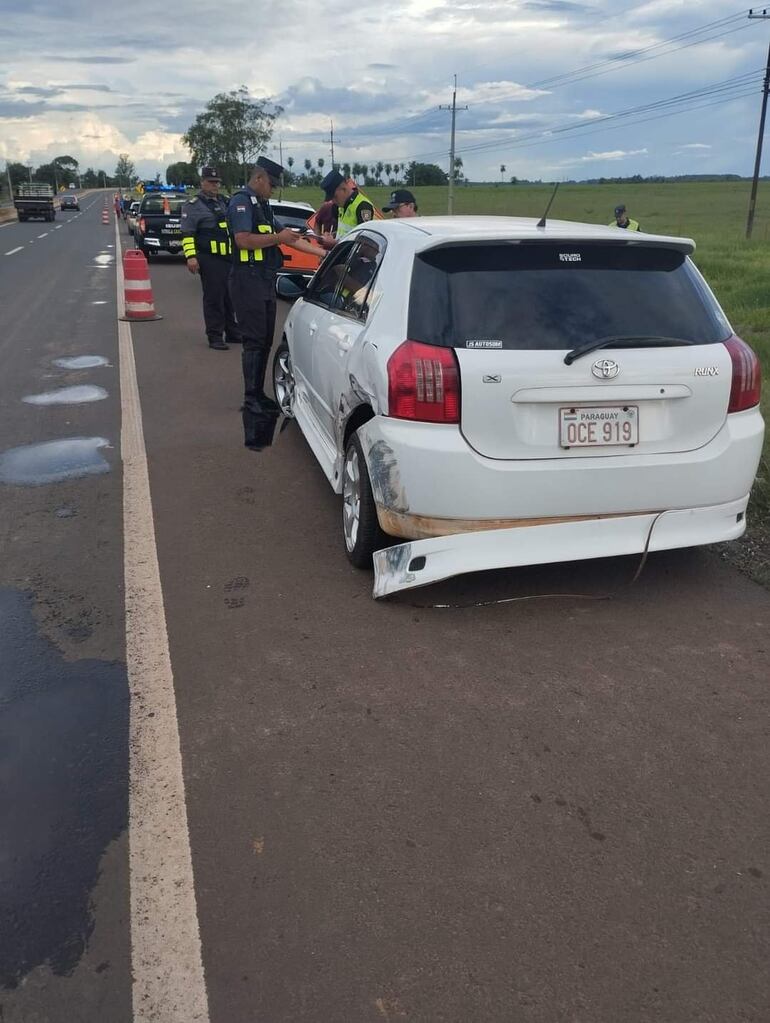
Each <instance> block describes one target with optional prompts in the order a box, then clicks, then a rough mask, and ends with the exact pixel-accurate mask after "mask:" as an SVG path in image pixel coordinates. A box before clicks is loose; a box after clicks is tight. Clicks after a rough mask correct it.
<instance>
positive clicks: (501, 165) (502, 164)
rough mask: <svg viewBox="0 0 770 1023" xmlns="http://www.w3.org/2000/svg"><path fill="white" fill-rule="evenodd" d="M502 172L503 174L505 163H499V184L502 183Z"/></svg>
mask: <svg viewBox="0 0 770 1023" xmlns="http://www.w3.org/2000/svg"><path fill="white" fill-rule="evenodd" d="M503 174H505V164H504V163H501V164H500V184H501V185H502V183H503Z"/></svg>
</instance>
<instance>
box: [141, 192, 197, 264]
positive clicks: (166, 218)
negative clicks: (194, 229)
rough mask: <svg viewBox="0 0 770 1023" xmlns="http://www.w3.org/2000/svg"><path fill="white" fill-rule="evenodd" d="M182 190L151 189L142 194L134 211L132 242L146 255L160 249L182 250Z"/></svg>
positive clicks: (183, 201)
mask: <svg viewBox="0 0 770 1023" xmlns="http://www.w3.org/2000/svg"><path fill="white" fill-rule="evenodd" d="M188 199H189V196H188V195H186V194H185V193H184V192H150V193H149V194H147V195H145V196H143V198H142V204H141V206H140V207H139V212H138V213H137V214H136V225H135V227H134V242H135V243H136V247H137V249H141V250H142V252H143V253H144V254H145V256H147V257H148V258H149V257H150V256H154V255H156V254H157V253H159V252H181V251H182V226H181V220H180V216H181V212H182V206H183V205H184V203H186V202H187V200H188Z"/></svg>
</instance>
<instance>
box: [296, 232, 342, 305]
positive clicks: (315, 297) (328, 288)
mask: <svg viewBox="0 0 770 1023" xmlns="http://www.w3.org/2000/svg"><path fill="white" fill-rule="evenodd" d="M352 248H353V242H341V243H340V244H339V245H335V246H334V248H333V249H332V251H331V252H330V253H329V255H328V256H327V257H326V259H325V260H324V261H323V263H321V265H320V266H319V267H318V269H317V270H316V272H315V276H314V277H313V280H312V282H311V284H310V287H309V288H308V289H307V291H306V292H305V301H306V302H314V303H315V304H316V305H322V306H327V307H328V308H330V307H331V306H332V305H333V304H334V299H335V296H336V294H337V287H338V285H339V283H340V279H341V277H342V276H343V272H344V269H345V262H346V261H347V258H348V256H349V255H350V252H351V249H352Z"/></svg>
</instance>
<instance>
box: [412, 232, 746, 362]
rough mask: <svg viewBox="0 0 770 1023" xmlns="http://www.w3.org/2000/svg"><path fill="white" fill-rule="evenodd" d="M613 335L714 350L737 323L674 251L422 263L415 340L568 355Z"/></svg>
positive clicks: (447, 256)
mask: <svg viewBox="0 0 770 1023" xmlns="http://www.w3.org/2000/svg"><path fill="white" fill-rule="evenodd" d="M609 335H619V336H627V335H635V336H638V335H645V336H647V335H650V336H665V337H678V338H683V339H685V340H687V341H691V342H693V343H695V344H708V343H710V342H715V341H724V340H725V339H726V338H727V337H729V335H730V327H729V324H728V323H727V321H726V320H725V318H724V315H723V314H722V312H721V310H720V309H719V306H718V305H717V304H716V302H715V301H714V299H713V298H712V296H711V294H710V293H709V292H708V290H707V289H706V288H705V287H704V286H703V283H702V281H701V280H700V278H699V276H698V274H697V273H696V271H695V268H694V267H693V265H692V263H691V262H690V261H689V260H688V259H687V257H686V256H684V255H683V254H682V253H681V252H675V251H672V250H670V249H655V248H650V247H642V246H633V247H632V246H613V245H587V244H570V243H569V242H564V243H562V244H560V245H558V246H555V245H543V244H534V245H533V244H530V245H527V244H521V245H511V244H507V245H506V244H502V245H459V246H445V247H442V248H438V249H432V250H430V251H428V252H425V253H423V254H421V255H418V256H417V257H416V258H415V262H414V270H413V274H412V287H411V295H410V302H409V337H410V338H411V339H413V340H415V341H425V342H426V343H428V344H434V345H441V346H444V347H451V348H465V347H469V348H510V349H527V350H543V349H546V350H558V351H562V350H567V349H572V348H576V347H579V346H582V345H584V344H587V343H589V342H591V341H594V340H598V339H599V338H603V337H607V336H609ZM477 342H483V343H477Z"/></svg>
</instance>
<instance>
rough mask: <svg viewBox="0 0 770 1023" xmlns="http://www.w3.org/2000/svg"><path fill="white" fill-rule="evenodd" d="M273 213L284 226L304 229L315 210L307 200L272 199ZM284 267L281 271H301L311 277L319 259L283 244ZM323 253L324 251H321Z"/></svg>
mask: <svg viewBox="0 0 770 1023" xmlns="http://www.w3.org/2000/svg"><path fill="white" fill-rule="evenodd" d="M270 205H271V206H272V207H273V215H274V216H275V219H276V220H277V221H278V222H279V223H280V225H281V226H282V227H292V228H295V229H297V230H300V231H302V230H304V229H305V227H306V226H307V222H308V220H309V219H310V218H311V217H312V216H313V214H314V213H315V210H314V209H313V207H312V206H311V205H310V204H309V203H306V202H291V201H289V200H287V199H271V200H270ZM281 254H282V255H283V269H282V270H281V271H280V272H281V273H301V274H304V275H305V276H306V277H308V278H310V277H312V276H313V274H314V273H315V272H316V270H317V269H318V260H317V259H314V258H313V257H312V256H310V255H308V254H307V253H306V252H299V251H298V250H297V249H292V248H290V247H289V246H288V245H281ZM321 254H322V253H321Z"/></svg>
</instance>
